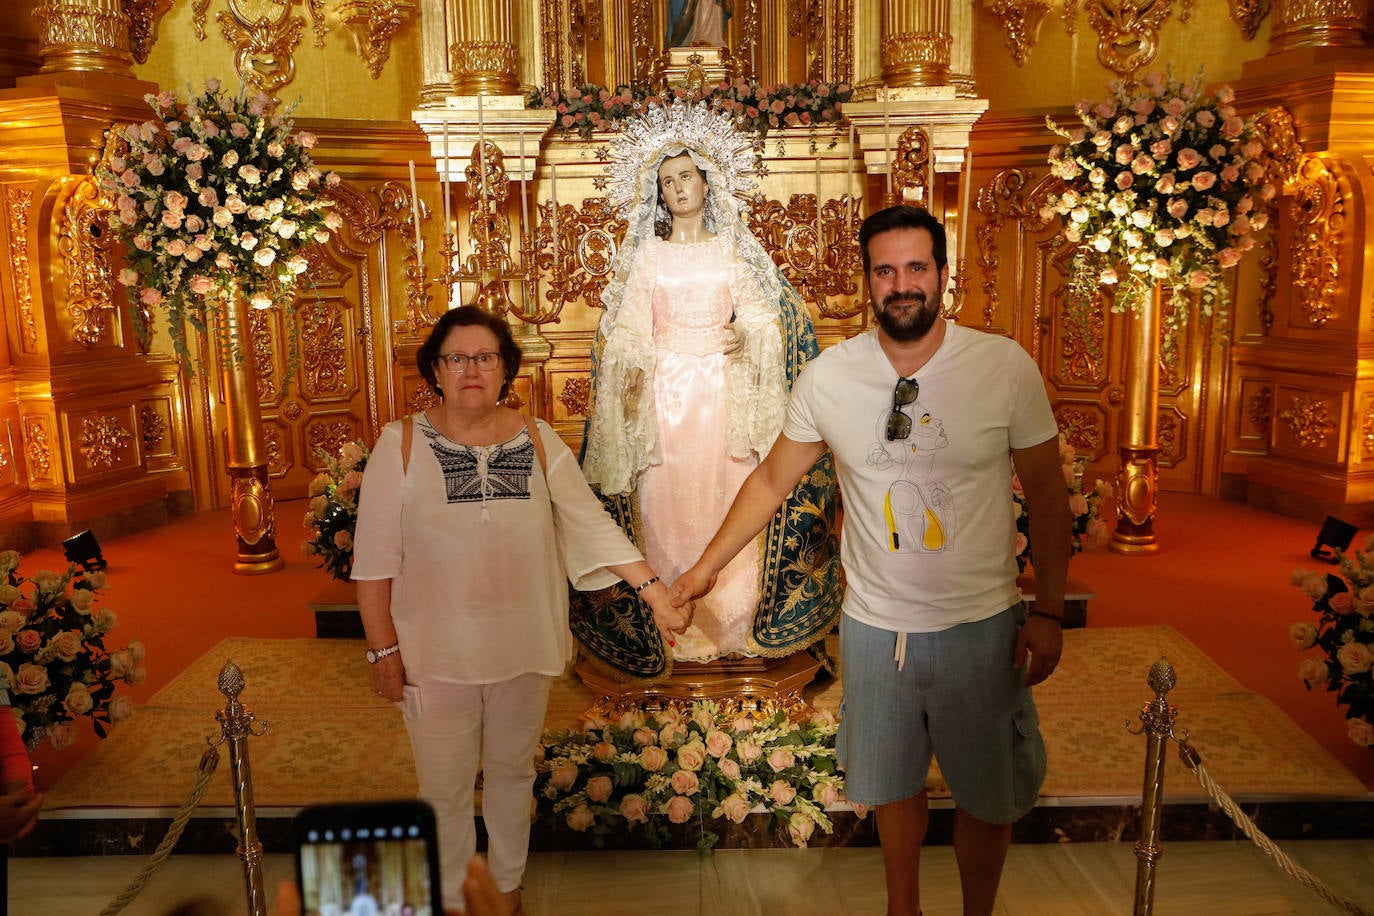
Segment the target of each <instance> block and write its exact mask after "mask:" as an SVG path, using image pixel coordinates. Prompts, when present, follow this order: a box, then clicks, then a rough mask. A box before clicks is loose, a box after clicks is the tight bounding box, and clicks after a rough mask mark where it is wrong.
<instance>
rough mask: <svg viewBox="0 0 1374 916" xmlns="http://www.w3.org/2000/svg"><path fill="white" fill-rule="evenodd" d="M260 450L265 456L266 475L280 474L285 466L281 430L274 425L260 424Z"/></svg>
mask: <svg viewBox="0 0 1374 916" xmlns="http://www.w3.org/2000/svg"><path fill="white" fill-rule="evenodd" d="M262 450H263V452H264V453H265V454H266V455H267V473H268V474H276V473H280V472H281V470H282V469H283V467H284V466H285V462H284V460H283V458H284V450H283V449H282V447H281V429H280V427H278V426H277V425H276V424H275V423H264V424H262Z"/></svg>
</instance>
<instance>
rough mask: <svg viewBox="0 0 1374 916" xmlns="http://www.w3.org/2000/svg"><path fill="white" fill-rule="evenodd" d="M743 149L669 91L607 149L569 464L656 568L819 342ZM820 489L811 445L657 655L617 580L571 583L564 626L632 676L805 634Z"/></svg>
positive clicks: (816, 594) (678, 552)
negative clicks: (768, 226) (757, 210)
mask: <svg viewBox="0 0 1374 916" xmlns="http://www.w3.org/2000/svg"><path fill="white" fill-rule="evenodd" d="M756 166H757V154H756V153H754V152H753V150H752V147H751V144H750V143H749V141H748V140H747V139H746V138H745V137H744V136H743V135H742V134H741V133H740V132H739V130H738V129H737V128H736V127H735V126H734V125H733V123H732V122H731V121H730V119H729V118H728V117H725V116H722V115H717V114H714V113H712V112H710V111H709V110H708V109H707V108H706V106H705V105H704V104H698V105H687V104H685V103H683V102H677V103H674V104H673V105H672V106H671V107H669V108H666V109H665V108H661V107H654V108H651V109H650V110H649V111H648V112H646V113H645V114H644V115H643V116H641V117H639V118H636V119H635V120H633V121H631V122H630V123H629V124H628V125H627V126H626V128H625V130H624V132H623V133H622V136H621V138H620V139H619V140H618V141H617V142H616V144H615V147H614V150H613V152H612V155H611V167H610V170H611V179H610V182H609V186H608V187H609V192H610V194H609V196H610V198H611V202H612V204H613V205H614V206H615V207H616V208H617V210H618V212H619V214H620V215H621V216H622V218H624V219H625V220H626V223H627V225H628V228H627V231H626V235H625V239H624V241H623V242H622V243H621V245H620V248H619V249H618V251H617V252H616V257H615V261H614V265H613V271H612V280H611V282H610V283H609V284H608V285H607V287H606V291H605V293H604V294H603V296H602V304H603V306H604V311H603V312H602V316H601V321H600V324H599V326H598V329H597V339H596V344H595V349H594V350H593V353H592V386H593V399H592V405H591V409H590V410H589V411H588V419H587V435H586V439H585V444H584V447H583V459H582V466H583V472H584V473H585V474H586V475H587V479H588V481H589V482H590V483H591V484H592V486H593V488H595V489H596V490H597V491H598V492H599V493H600V494H601V495H602V498H603V500H605V501H606V503H607V508H608V511H610V512H611V514H612V516H614V517H615V518H616V519H617V521H618V522H620V524H621V526H622V527H623V528H625V530H626V533H627V534H629V535H630V537H631V538H633V539H634V540H635V541H636V542H637V543H638V544H639V545H640V546H641V548H642V549H643V550H644V554H645V557H646V559H648V560H649V562H650V564H651V565H653V567H654V569H655V570H656V571H657V572H658V573H659V574H660V575H661V576H663V578H664V579H665V580H668V581H670V582H671V581H672V580H673V579H675V578H676V577H677V576H678V575H680V574H681V573H682V572H683V571H684V570H685V569H687V568H688V567H689V566H691V565H692V564H693V563H694V562H696V560H697V558H698V557H699V556H700V555H701V551H702V550H703V549H704V548H705V546H706V543H707V541H709V540H710V537H711V535H713V534H714V533H715V531H716V528H717V527H718V526H719V524H720V522H721V520H722V519H723V518H724V515H725V512H726V510H728V509H729V507H730V503H731V502H732V501H733V500H734V497H735V494H736V493H737V492H738V490H739V487H740V485H741V484H742V483H743V482H744V479H745V477H747V476H748V475H749V472H750V471H752V470H753V469H754V468H755V467H756V466H757V465H758V462H759V461H760V460H761V458H762V457H763V456H764V455H766V454H767V453H768V449H769V448H770V447H771V446H772V444H773V441H774V440H775V439H776V438H777V436H778V434H779V433H780V432H781V430H782V422H783V418H784V415H785V412H786V407H787V392H788V390H789V388H790V387H791V383H792V380H793V379H794V378H795V377H796V375H797V374H798V373H799V372H800V371H801V368H802V366H803V365H804V364H805V363H806V361H807V360H808V359H810V358H811V357H813V356H815V355H816V353H817V352H818V347H817V344H816V339H815V333H814V331H813V329H812V326H811V319H810V316H809V315H808V313H807V311H806V306H805V304H804V303H803V302H802V300H801V297H800V296H799V295H798V294H797V291H796V290H795V289H793V288H792V286H791V285H790V284H789V283H787V281H786V280H785V279H783V277H782V275H781V274H780V273H779V271H778V269H777V267H776V266H775V265H774V263H773V261H772V259H771V258H770V257H769V255H768V253H767V252H766V251H765V250H764V249H763V246H762V245H760V244H759V242H758V240H757V239H756V238H754V236H753V234H752V233H751V232H750V231H749V228H748V227H747V226H746V225H745V223H744V221H743V219H742V218H741V215H740V208H741V201H742V200H743V199H745V198H746V196H747V194H748V192H749V191H750V190H752V184H753V182H752V179H751V177H750V173H751V172H753V171H754V169H755V167H756ZM834 496H835V493H834V470H833V466H832V465H831V462H830V458H829V456H827V457H825V458H824V459H822V460H821V461H820V462H817V465H816V467H815V468H813V470H812V473H811V474H810V475H808V476H807V477H806V478H805V479H804V480H803V482H802V483H801V484H800V485H799V486H798V488H797V490H796V491H795V492H794V493H793V494H792V496H791V497H790V498H789V501H788V502H787V503H786V504H785V505H784V506H783V508H782V509H781V510H780V511H779V512H778V514H777V515H776V516H775V517H774V520H773V522H771V523H770V525H769V526H768V527H767V528H766V529H765V530H764V532H763V533H762V534H761V535H760V536H759V539H758V541H757V542H756V547H755V548H754V549H750V548H745V549H744V550H743V551H741V552H740V554H739V556H738V557H736V559H735V561H734V562H733V563H731V564H730V566H728V567H727V568H726V569H725V570H724V571H722V573H721V576H720V579H719V581H718V582H717V585H716V588H715V590H714V591H713V592H712V593H711V595H709V596H708V597H707V598H706V599H705V600H704V601H699V602H698V603H697V611H696V618H695V620H694V622H693V624H692V626H691V627H689V628H688V630H687V632H686V633H684V634H682V635H681V636H679V637H678V639H677V641H676V645H675V646H674V647H673V650H672V653H671V656H670V655H669V654H668V651H667V649H666V648H665V647H664V645H663V643H662V640H661V639H660V638H659V637H658V635H657V630H655V628H654V626H653V622H652V619H651V617H650V616H649V615H648V613H647V611H646V610H645V609H644V608H643V607H642V605H640V603H639V602H638V600H637V599H635V598H634V596H633V595H632V594H629V592H628V590H624V589H619V588H618V587H617V588H613V589H610V590H607V592H604V593H597V592H593V593H575V594H574V596H573V612H572V628H573V633H574V635H576V636H577V637H578V639H579V640H580V641H581V643H582V645H583V647H584V648H585V649H587V650H588V651H589V652H590V653H591V654H592V655H593V656H595V657H596V658H598V659H600V660H601V661H602V662H604V663H606V664H608V665H610V666H611V667H612V668H615V669H617V670H618V671H620V672H621V673H623V674H629V675H631V676H635V677H642V678H654V677H658V676H660V675H663V674H666V673H667V672H668V671H669V669H670V667H671V665H672V663H673V661H675V660H676V661H687V662H699V663H706V662H712V661H715V660H716V659H721V658H738V657H757V656H770V657H781V656H785V655H790V654H792V653H793V652H796V651H798V650H801V649H804V648H807V647H808V646H810V645H811V644H813V643H814V642H816V641H817V640H819V639H821V638H822V637H824V635H825V634H826V633H827V632H828V631H829V629H830V627H831V626H832V625H833V623H834V621H835V619H836V617H837V615H838V612H839V600H840V587H839V566H838V553H837V545H836V539H835V533H834V510H835V505H834Z"/></svg>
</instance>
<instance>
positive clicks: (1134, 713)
mask: <svg viewBox="0 0 1374 916" xmlns="http://www.w3.org/2000/svg"><path fill="white" fill-rule="evenodd" d="M362 649H363V647H362V643H361V642H360V641H352V640H316V639H246V638H238V637H234V638H229V639H225V640H224V641H222V642H221V643H220V644H219V645H218V646H216V647H215V648H214V649H212V650H211V651H210V652H208V653H206V654H205V655H204V656H202V657H201V658H200V659H198V660H197V661H196V662H195V663H193V664H192V665H191V666H190V667H189V668H187V669H186V670H185V671H184V672H182V673H181V674H180V675H179V676H178V677H177V678H176V679H175V680H173V681H172V682H171V683H169V684H168V685H167V686H166V687H164V688H163V689H162V690H160V691H158V693H156V694H155V695H154V696H153V697H152V699H151V700H150V702H149V703H148V705H147V706H146V707H143V708H141V709H139V710H138V711H137V712H136V713H135V715H133V716H132V717H131V718H130V719H129V720H128V721H126V722H123V723H121V724H120V725H119V727H118V728H116V729H114V731H113V732H112V733H111V735H110V737H109V738H108V739H107V740H106V741H104V742H102V743H101V744H100V746H99V747H97V748H96V749H95V750H94V751H93V752H92V753H90V754H89V755H87V756H86V757H85V758H84V759H83V760H82V761H81V762H80V763H78V764H77V765H76V766H75V767H74V768H73V769H72V770H71V771H70V772H69V773H68V774H67V775H66V776H65V777H64V778H63V779H62V780H61V781H60V782H58V784H57V785H55V786H54V787H53V788H52V790H51V791H50V792H49V793H48V796H47V802H46V805H45V807H46V808H48V809H50V810H52V809H58V808H119V807H127V808H174V807H176V806H178V805H180V804H181V802H182V801H183V799H184V798H185V795H186V793H187V791H188V790H189V788H190V786H191V784H192V783H193V782H194V780H195V776H196V771H197V765H198V762H199V760H200V757H201V753H202V751H203V750H204V748H205V741H206V739H207V738H216V737H218V735H219V731H220V729H219V724H218V723H217V722H216V721H215V712H216V711H217V710H221V709H223V708H224V705H225V700H224V697H223V696H222V695H221V694H220V693H219V691H218V688H217V683H218V675H219V672H220V669H221V668H222V667H223V666H224V664H225V662H226V661H229V660H232V661H233V662H234V663H235V664H237V665H238V666H239V667H240V668H241V669H242V671H243V675H244V679H245V681H246V684H247V686H246V688H245V689H244V691H243V693H242V695H241V697H240V699H241V701H242V702H243V704H244V705H245V706H246V707H247V708H248V709H249V710H250V711H251V712H252V713H253V714H254V716H255V717H256V719H257V721H258V722H259V723H263V722H265V723H266V724H267V727H268V730H267V733H266V734H265V735H263V736H262V737H256V738H252V739H250V742H249V748H250V758H251V763H252V772H253V792H254V798H255V801H256V803H257V805H258V806H260V807H273V806H282V807H296V806H300V805H304V804H311V803H319V802H332V801H349V800H357V799H367V798H380V797H396V796H398V795H409V794H414V792H415V771H414V766H413V764H412V761H411V757H410V746H409V743H408V741H407V739H406V734H405V728H404V725H403V723H402V721H401V716H400V713H399V712H397V711H396V710H395V709H394V708H392V707H391V706H390V704H387V703H385V702H383V701H381V700H379V699H378V698H377V697H376V695H375V694H373V693H372V692H371V690H370V689H369V688H368V686H367V672H366V670H365V666H364V665H363V664H362V662H361V656H362ZM1161 655H1162V656H1164V657H1166V658H1168V660H1169V662H1170V663H1171V664H1172V665H1173V667H1174V669H1175V671H1176V672H1177V675H1178V686H1177V688H1176V689H1175V690H1174V691H1173V692H1172V693H1170V694H1169V700H1170V702H1171V703H1172V704H1173V705H1175V706H1177V707H1178V710H1179V712H1178V721H1177V728H1178V730H1180V731H1181V732H1182V731H1186V732H1188V733H1189V734H1190V736H1191V737H1190V740H1191V741H1192V743H1193V744H1194V745H1195V747H1196V748H1197V749H1198V751H1199V752H1200V753H1201V755H1202V759H1203V762H1204V764H1205V765H1206V766H1207V769H1208V770H1209V771H1210V773H1211V774H1212V776H1213V778H1215V779H1216V780H1217V782H1218V783H1220V784H1221V785H1222V786H1223V787H1224V788H1225V789H1226V790H1227V791H1229V792H1230V793H1231V794H1232V795H1233V796H1235V797H1236V798H1237V799H1238V800H1241V801H1273V800H1295V799H1333V798H1360V797H1363V796H1364V795H1365V794H1366V792H1365V788H1364V786H1363V784H1362V783H1361V782H1360V781H1359V780H1358V779H1357V778H1356V777H1355V776H1354V775H1353V774H1352V773H1350V771H1349V770H1347V769H1346V768H1345V767H1343V766H1342V765H1341V764H1340V763H1339V762H1337V761H1336V760H1335V759H1334V758H1332V757H1331V756H1330V754H1328V753H1327V752H1326V751H1325V750H1324V749H1322V748H1321V747H1320V746H1319V745H1318V744H1317V743H1316V742H1315V741H1314V740H1313V739H1312V738H1310V737H1309V736H1308V735H1307V734H1306V733H1305V732H1303V731H1302V730H1301V729H1299V728H1298V727H1297V725H1295V724H1294V723H1293V721H1292V720H1291V719H1289V718H1288V717H1287V716H1286V715H1284V714H1283V713H1282V712H1281V711H1280V710H1279V709H1278V708H1277V707H1276V706H1274V705H1273V704H1272V703H1270V702H1269V701H1268V700H1266V699H1265V698H1263V697H1261V696H1258V695H1256V694H1253V693H1248V692H1246V691H1244V690H1243V689H1242V688H1241V686H1240V685H1239V684H1238V683H1237V682H1236V681H1235V680H1234V679H1233V678H1231V677H1230V675H1228V674H1226V672H1225V671H1223V670H1222V669H1221V668H1219V667H1218V666H1217V665H1216V664H1214V663H1213V662H1212V661H1211V660H1209V659H1208V658H1207V656H1205V655H1204V654H1202V652H1200V651H1199V650H1198V649H1197V647H1196V646H1194V645H1193V644H1192V643H1190V642H1189V641H1188V640H1187V639H1185V638H1184V637H1182V636H1181V635H1180V634H1179V633H1178V632H1177V631H1175V630H1174V629H1172V628H1171V627H1168V626H1152V627H1132V628H1119V629H1111V628H1103V629H1091V628H1090V629H1083V630H1070V631H1068V632H1067V633H1066V634H1065V651H1064V659H1063V661H1062V663H1061V665H1060V667H1059V670H1058V671H1057V672H1056V673H1055V675H1054V676H1053V677H1052V678H1051V679H1050V680H1049V681H1048V682H1047V683H1046V684H1044V685H1043V686H1042V687H1040V688H1037V691H1036V697H1037V702H1038V703H1039V706H1040V716H1041V727H1042V729H1043V731H1044V735H1045V741H1046V744H1047V745H1048V749H1049V755H1050V771H1049V775H1048V777H1047V779H1046V782H1045V787H1044V790H1043V792H1042V793H1041V794H1042V803H1051V804H1054V803H1073V802H1074V801H1075V800H1078V801H1087V800H1090V799H1091V800H1093V801H1094V802H1098V803H1107V802H1117V803H1122V804H1125V803H1129V802H1130V800H1131V799H1139V797H1140V789H1141V773H1142V770H1143V764H1144V753H1145V751H1144V747H1145V742H1144V739H1143V738H1142V737H1140V736H1137V735H1133V734H1131V733H1130V732H1128V731H1127V729H1126V724H1127V723H1128V722H1129V723H1136V722H1137V721H1138V714H1139V711H1140V708H1141V706H1142V705H1143V704H1144V703H1145V702H1146V701H1148V700H1149V699H1151V692H1150V690H1149V688H1148V687H1146V685H1145V677H1146V675H1147V673H1148V672H1149V669H1150V666H1151V665H1152V664H1153V663H1154V662H1155V661H1156V660H1158V659H1159V657H1160V656H1161ZM839 696H840V685H839V684H838V683H836V682H834V681H828V682H826V683H825V684H824V685H822V686H817V687H815V688H813V689H812V690H811V691H810V692H809V693H808V699H809V700H810V701H811V703H812V704H813V705H815V706H817V707H821V708H831V709H833V708H835V707H837V706H838V705H839ZM591 699H592V698H591V694H590V693H589V692H588V691H587V689H586V688H585V687H583V686H582V684H581V683H580V682H578V681H577V679H576V678H575V677H573V676H572V675H568V676H566V677H564V678H562V679H560V680H559V682H558V683H557V684H556V685H555V688H554V691H553V695H552V696H551V698H550V704H549V716H548V725H549V727H551V728H569V727H573V726H574V725H575V724H576V723H577V719H578V716H579V715H580V714H581V713H582V711H583V710H585V709H586V708H587V707H588V706H589V705H590V704H591ZM228 771H229V766H228V762H227V753H225V754H224V759H223V760H222V761H221V764H220V767H219V769H218V770H217V771H216V773H215V775H214V777H213V779H212V781H211V784H210V789H209V791H208V792H207V794H206V796H205V800H204V804H205V805H224V806H228V805H232V804H233V798H232V793H231V790H230V784H229V775H228ZM933 787H934V791H935V792H936V793H937V794H938V791H939V782H938V778H935V779H933ZM1165 789H1166V799H1174V800H1186V799H1196V798H1200V797H1201V796H1202V795H1203V792H1202V789H1201V788H1200V787H1199V786H1198V785H1197V783H1196V781H1195V780H1194V779H1193V778H1192V776H1191V775H1190V774H1189V773H1188V771H1187V769H1186V768H1185V767H1184V766H1183V764H1182V763H1180V762H1179V760H1178V758H1177V755H1176V754H1175V753H1173V751H1172V750H1171V751H1170V755H1169V762H1168V765H1167V770H1166V776H1165ZM1057 800H1063V801H1062V802H1061V801H1057Z"/></svg>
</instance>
